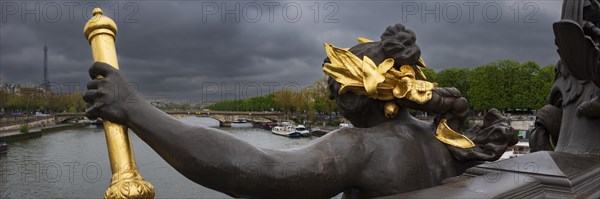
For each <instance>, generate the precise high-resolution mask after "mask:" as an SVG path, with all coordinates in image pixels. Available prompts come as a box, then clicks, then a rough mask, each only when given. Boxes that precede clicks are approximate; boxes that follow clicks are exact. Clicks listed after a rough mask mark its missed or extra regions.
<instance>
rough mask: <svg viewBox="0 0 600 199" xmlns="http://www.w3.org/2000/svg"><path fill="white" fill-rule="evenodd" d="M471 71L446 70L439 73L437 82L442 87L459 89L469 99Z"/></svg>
mask: <svg viewBox="0 0 600 199" xmlns="http://www.w3.org/2000/svg"><path fill="white" fill-rule="evenodd" d="M469 71H470V70H469V69H468V68H448V69H444V70H441V71H440V72H439V73H437V76H436V81H435V82H437V83H438V86H440V87H455V88H457V89H458V90H459V91H460V92H461V94H462V95H463V96H464V97H466V98H467V99H468V98H469V97H468V94H467V92H468V90H469V81H468V75H469Z"/></svg>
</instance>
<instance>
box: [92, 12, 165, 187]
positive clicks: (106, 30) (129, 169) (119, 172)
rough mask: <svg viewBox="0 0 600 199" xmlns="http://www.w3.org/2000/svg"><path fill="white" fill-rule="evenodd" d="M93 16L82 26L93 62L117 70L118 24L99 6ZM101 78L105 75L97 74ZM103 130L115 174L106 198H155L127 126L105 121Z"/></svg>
mask: <svg viewBox="0 0 600 199" xmlns="http://www.w3.org/2000/svg"><path fill="white" fill-rule="evenodd" d="M93 15H94V16H93V17H92V18H91V19H90V20H89V21H88V22H87V24H86V25H85V27H84V28H83V32H84V34H85V38H86V39H87V40H88V41H89V43H90V45H91V46H92V53H93V55H94V61H96V62H104V63H107V64H110V65H112V66H113V67H115V68H117V69H118V68H119V63H118V61H117V52H116V49H115V38H116V34H117V25H116V24H115V22H114V21H113V20H112V19H110V18H109V17H107V16H103V15H102V10H101V9H100V8H95V9H94V11H93ZM99 78H103V77H102V76H97V77H96V79H99ZM104 131H105V132H106V144H107V146H108V156H109V159H110V164H111V170H112V174H113V175H112V179H111V183H110V187H109V188H108V190H106V192H105V193H104V197H105V198H153V197H154V187H153V186H152V185H151V184H150V183H148V182H146V181H144V178H143V177H142V175H141V174H140V173H139V171H138V169H137V165H136V163H135V157H134V156H133V149H132V147H131V141H130V140H129V134H127V127H126V126H123V125H118V124H115V123H112V122H110V121H106V120H105V121H104Z"/></svg>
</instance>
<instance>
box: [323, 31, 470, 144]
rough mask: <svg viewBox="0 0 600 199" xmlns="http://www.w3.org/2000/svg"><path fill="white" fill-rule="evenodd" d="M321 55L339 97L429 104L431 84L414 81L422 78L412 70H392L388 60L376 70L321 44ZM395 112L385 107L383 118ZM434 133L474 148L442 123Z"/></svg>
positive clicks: (443, 139)
mask: <svg viewBox="0 0 600 199" xmlns="http://www.w3.org/2000/svg"><path fill="white" fill-rule="evenodd" d="M358 41H359V42H360V43H365V42H372V41H371V40H368V39H365V38H362V37H361V38H358ZM325 51H326V52H327V57H329V61H330V63H325V65H324V66H323V72H325V74H327V75H329V76H330V77H331V78H333V79H335V81H337V82H338V83H340V85H341V88H340V91H339V94H344V93H346V92H348V91H350V92H353V93H355V94H358V95H364V96H368V97H370V98H373V99H378V100H383V101H390V100H393V99H396V98H404V99H407V100H410V101H413V102H416V103H418V104H424V103H426V102H428V101H429V100H431V95H432V94H431V92H432V90H433V88H434V87H435V84H433V83H431V82H428V81H423V80H418V79H416V77H419V78H421V79H425V78H426V77H425V75H424V74H423V72H422V71H421V70H420V69H419V68H418V67H416V66H415V67H413V66H410V65H402V66H401V67H400V68H399V69H395V68H394V67H393V66H394V59H392V58H388V59H385V60H383V62H381V63H380V64H379V66H377V65H375V63H374V62H373V60H371V59H370V58H369V57H367V56H363V58H362V59H360V58H358V57H357V56H356V55H354V54H353V53H351V52H350V51H349V50H348V49H344V48H337V47H335V46H333V45H331V44H327V43H325ZM416 65H418V66H422V67H425V61H423V59H420V58H419V61H418V62H417V64H416ZM397 112H398V107H397V105H396V104H395V103H394V102H388V103H386V104H385V108H384V113H385V115H386V117H390V118H393V117H395V115H396V114H397ZM435 133H436V138H437V139H438V140H440V141H441V142H443V143H446V144H448V145H451V146H455V147H459V148H471V147H474V146H475V144H474V143H473V141H471V140H470V139H469V138H467V137H466V136H464V135H462V134H460V133H458V132H456V131H454V130H452V129H451V128H450V127H448V124H447V123H446V120H445V119H444V120H442V121H441V122H440V124H439V125H438V127H437V129H436V132H435Z"/></svg>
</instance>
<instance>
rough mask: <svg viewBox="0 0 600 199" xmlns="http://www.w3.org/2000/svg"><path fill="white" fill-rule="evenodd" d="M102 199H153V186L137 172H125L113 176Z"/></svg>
mask: <svg viewBox="0 0 600 199" xmlns="http://www.w3.org/2000/svg"><path fill="white" fill-rule="evenodd" d="M104 198H123V199H125V198H154V186H152V184H150V183H148V182H146V181H144V178H143V177H142V175H140V173H139V172H138V171H137V170H125V171H121V172H117V173H115V174H113V176H112V182H111V183H110V187H109V188H108V190H106V192H105V193H104Z"/></svg>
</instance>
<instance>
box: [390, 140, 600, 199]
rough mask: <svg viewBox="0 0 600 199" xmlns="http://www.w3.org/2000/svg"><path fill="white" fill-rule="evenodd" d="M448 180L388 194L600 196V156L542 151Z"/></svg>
mask: <svg viewBox="0 0 600 199" xmlns="http://www.w3.org/2000/svg"><path fill="white" fill-rule="evenodd" d="M446 182H447V183H446V184H443V185H440V186H436V187H431V188H428V189H422V190H417V191H413V192H408V193H402V194H397V195H393V196H389V197H384V198H600V156H597V155H575V154H569V153H564V152H552V151H540V152H536V153H531V154H527V155H524V156H521V157H516V158H511V159H507V160H503V161H498V162H491V163H486V164H482V165H478V166H475V167H472V168H469V169H468V170H467V171H466V172H465V173H464V174H463V175H461V176H457V177H454V178H451V179H447V180H446Z"/></svg>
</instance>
